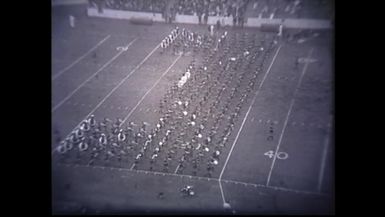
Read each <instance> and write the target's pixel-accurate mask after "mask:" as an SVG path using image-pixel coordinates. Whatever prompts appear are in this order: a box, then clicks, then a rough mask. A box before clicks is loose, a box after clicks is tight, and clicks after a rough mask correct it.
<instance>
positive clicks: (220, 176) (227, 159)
mask: <svg viewBox="0 0 385 217" xmlns="http://www.w3.org/2000/svg"><path fill="white" fill-rule="evenodd" d="M281 47H282V45H281V46H279V47H278V49H277V51H276V53H275V55H274V57H273V60H272V61H271V64H270V66H269V68H268V69H267V72H266V73H265V76H264V77H263V79H262V82H261V83H260V84H259V87H258V88H257V91H256V92H255V94H254V97H253V100H252V101H251V104H250V106H249V109H248V110H247V113H246V115H245V117H244V118H243V121H242V124H241V127H240V128H239V130H238V133H237V136H236V137H235V140H234V142H233V144H232V146H231V149H230V152H229V154H228V155H227V158H226V161H225V164H224V166H223V168H222V171H221V173H220V175H219V179H218V181H219V188H220V189H221V192H222V200H223V201H226V200H225V198H224V194H223V189H222V185H221V183H220V182H221V179H222V175H223V172H224V171H225V169H226V166H227V163H228V161H229V159H230V156H231V153H232V152H233V149H234V147H235V144H236V143H237V141H238V137H239V134H240V133H241V131H242V128H243V125H244V124H245V122H246V119H247V117H248V116H249V112H250V110H251V108H252V106H253V104H254V101H255V99H256V97H257V96H258V93H259V91H260V89H261V87H262V85H263V84H264V82H265V79H266V78H267V75H268V74H269V72H270V69H271V67H272V66H273V64H274V61H275V59H276V58H277V55H278V53H279V51H280V50H281Z"/></svg>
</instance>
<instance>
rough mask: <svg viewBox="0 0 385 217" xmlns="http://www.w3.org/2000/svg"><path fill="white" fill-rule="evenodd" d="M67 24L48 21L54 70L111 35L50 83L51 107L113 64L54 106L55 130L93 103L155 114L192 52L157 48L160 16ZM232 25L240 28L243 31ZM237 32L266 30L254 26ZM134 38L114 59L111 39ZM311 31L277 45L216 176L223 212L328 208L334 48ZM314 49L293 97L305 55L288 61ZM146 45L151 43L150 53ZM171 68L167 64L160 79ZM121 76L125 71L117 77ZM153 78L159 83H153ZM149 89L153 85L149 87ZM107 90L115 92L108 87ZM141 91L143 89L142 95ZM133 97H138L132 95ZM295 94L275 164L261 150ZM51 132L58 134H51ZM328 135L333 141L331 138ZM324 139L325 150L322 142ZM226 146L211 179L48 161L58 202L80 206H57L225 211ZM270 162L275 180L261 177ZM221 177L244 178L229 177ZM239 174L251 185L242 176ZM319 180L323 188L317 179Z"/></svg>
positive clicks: (279, 127) (272, 145) (100, 113)
mask: <svg viewBox="0 0 385 217" xmlns="http://www.w3.org/2000/svg"><path fill="white" fill-rule="evenodd" d="M53 19H56V18H53ZM57 19H58V20H60V19H65V17H60V16H58V18H57ZM58 22H59V21H58ZM53 23H54V22H53ZM59 23H60V22H59ZM65 25H66V23H65V21H63V22H61V25H60V26H57V24H56V25H54V24H53V38H52V45H53V48H52V49H53V53H52V61H53V65H52V68H53V70H52V73H53V76H55V73H58V72H60V70H62V69H63V68H65V67H66V66H68V65H69V64H71V63H73V61H76V59H78V58H79V57H80V56H81V55H83V54H84V53H86V52H87V51H88V50H89V49H91V48H92V47H93V46H95V45H96V44H97V43H98V42H100V41H101V40H102V39H104V38H105V37H107V36H108V35H110V37H109V38H108V39H107V40H106V41H105V42H104V43H103V44H101V45H100V46H98V47H97V48H96V49H95V50H94V52H95V53H96V57H93V54H92V52H91V53H90V55H87V56H86V57H85V58H84V59H82V60H81V61H79V62H78V63H77V64H75V65H74V66H73V67H72V68H70V69H68V70H67V71H66V72H64V73H62V75H60V76H59V77H57V78H56V79H55V80H54V81H53V83H52V91H53V105H52V106H53V107H54V106H55V105H57V103H58V102H60V101H61V100H63V99H64V98H65V96H67V95H68V94H69V93H71V92H72V91H74V90H75V89H76V88H77V87H79V85H81V84H82V83H83V82H84V81H86V80H87V79H88V78H90V76H92V75H93V74H94V73H95V72H97V71H98V70H100V68H101V67H103V66H104V65H105V64H106V63H109V64H108V65H106V66H105V67H104V68H103V69H102V70H100V71H99V72H98V73H97V76H94V77H93V78H91V79H90V80H89V81H88V82H86V83H85V84H84V85H83V86H82V87H81V88H79V89H78V90H77V91H76V92H75V93H74V94H73V95H72V96H71V97H69V98H68V100H67V101H66V102H65V103H63V105H61V106H60V107H59V108H57V110H55V111H54V112H53V113H52V121H53V126H54V127H55V128H56V129H57V130H58V131H59V132H60V135H61V138H63V137H64V136H65V135H67V134H68V133H69V132H70V131H71V130H72V129H73V128H74V127H75V126H76V125H77V124H78V123H79V122H80V121H81V120H82V119H83V118H85V116H86V115H87V114H89V113H90V111H92V110H94V112H92V113H94V114H95V116H96V117H97V118H103V117H108V118H110V119H113V118H115V117H126V115H127V114H130V113H131V116H130V118H129V120H130V121H131V120H133V121H136V122H139V121H147V122H149V123H152V122H154V120H156V118H157V117H158V116H157V114H156V113H154V111H153V109H156V108H157V104H158V103H159V100H160V98H161V96H162V95H163V94H164V93H165V91H166V90H167V88H168V87H169V86H170V85H171V82H170V81H172V80H171V79H173V78H174V77H175V75H177V74H179V75H181V73H182V72H183V70H184V69H185V67H186V66H187V64H188V63H189V62H190V61H191V56H190V57H180V58H179V59H178V60H177V61H176V59H177V58H178V56H173V55H160V54H159V49H155V48H156V46H157V45H158V44H159V42H160V41H161V40H162V39H163V37H164V36H166V35H167V34H168V33H169V32H170V30H171V28H172V27H173V26H170V25H164V24H155V25H153V26H135V25H130V24H128V23H127V21H117V20H105V19H98V18H86V17H84V18H82V19H81V20H80V21H79V22H78V24H77V26H76V28H75V29H70V28H69V27H68V26H65ZM180 26H186V27H188V28H190V29H191V28H192V29H197V30H198V31H200V32H203V31H206V27H201V26H191V25H180ZM230 31H233V30H230ZM235 31H238V32H241V30H235ZM243 31H248V32H256V33H257V34H262V33H260V32H259V31H258V30H255V29H246V30H243ZM134 39H136V40H135V42H134V43H132V45H131V46H130V47H128V49H127V51H126V52H122V53H121V54H120V55H119V56H117V57H116V58H115V59H113V58H114V57H115V56H116V55H118V54H119V51H118V50H117V49H116V47H118V46H125V45H127V44H129V43H130V42H131V41H132V40H134ZM317 40H319V41H309V42H306V43H304V44H283V45H282V47H281V49H280V51H279V53H277V56H276V59H275V61H274V63H273V64H272V67H271V69H270V72H269V74H268V76H267V77H266V80H265V81H264V82H265V83H264V84H263V85H262V86H261V89H260V92H259V93H258V95H257V97H256V98H255V102H254V103H253V105H252V107H251V109H250V112H249V115H248V117H247V119H246V120H245V123H244V126H243V127H242V130H241V131H240V132H239V137H238V140H237V142H236V143H234V149H233V151H232V153H231V156H230V158H229V161H228V164H227V165H226V168H225V170H224V173H223V176H222V179H223V180H222V187H223V191H224V196H225V200H226V201H227V202H230V204H231V206H232V209H231V210H230V211H228V212H230V213H231V212H232V211H234V212H236V213H248V212H254V213H332V212H333V205H332V204H333V196H332V194H333V189H332V183H333V181H332V177H333V176H332V161H333V150H332V147H333V145H334V144H327V143H326V142H325V140H326V137H328V136H329V135H330V134H328V133H327V132H329V131H328V128H329V123H330V117H329V116H330V114H329V113H330V111H331V106H332V105H331V99H332V92H331V84H332V82H331V79H332V74H331V73H332V66H331V51H330V48H328V47H325V42H323V41H327V39H324V38H322V35H321V38H320V39H317ZM326 44H327V43H326ZM327 45H328V46H330V45H329V44H327ZM311 49H313V52H312V56H311V58H314V59H316V60H317V62H314V63H309V64H308V66H307V69H306V70H305V71H304V76H303V78H302V81H301V83H300V86H299V89H298V92H297V93H296V95H295V96H294V92H295V90H296V87H297V84H298V82H299V79H300V76H301V73H302V72H303V70H304V67H305V64H300V65H299V67H298V69H294V60H295V57H296V56H297V55H298V56H301V57H306V56H307V55H308V54H309V51H310V50H311ZM154 50H155V51H154ZM152 51H154V52H153V53H151V52H152ZM273 54H275V51H274V52H273ZM112 59H113V60H112ZM111 60H112V61H111ZM271 61H272V57H270V59H269V62H268V63H269V64H267V65H268V66H269V65H270V63H271ZM174 63H175V64H174ZM170 66H171V67H170ZM168 68H169V71H168V72H167V73H166V74H165V76H164V77H162V78H161V79H160V80H159V78H160V77H161V76H162V75H163V74H164V73H165V72H166V71H167V69H168ZM133 70H134V71H133ZM266 71H267V67H266V68H265V69H264V71H263V74H262V75H261V76H260V77H259V79H258V82H261V80H262V77H263V75H264V74H265V73H266ZM130 73H131V74H130ZM127 76H129V77H127ZM125 78H126V80H124V82H122V81H123V80H122V79H125ZM157 81H159V82H158V83H157V85H156V86H154V84H155V83H156V82H157ZM118 85H120V86H118ZM257 85H258V84H257ZM151 88H153V89H152V90H151V91H150V92H148V91H149V90H150V89H151ZM111 90H115V91H113V92H111ZM110 93H111V94H110ZM146 93H148V94H147V95H146V96H145V94H146ZM109 94H110V95H109ZM106 96H108V97H106ZM143 96H145V98H143ZM252 97H253V96H251V98H252ZM142 99H143V100H142ZM293 99H294V101H292V100H293ZM102 100H104V101H103V102H102ZM250 101H251V100H249V101H248V103H247V104H246V105H245V106H244V107H243V108H242V113H241V117H240V118H239V121H238V122H237V123H236V127H235V130H234V132H235V133H233V134H232V136H231V138H230V141H229V143H228V144H233V142H234V139H235V138H234V137H235V134H236V133H237V132H238V131H239V129H240V125H241V123H242V120H243V118H244V116H245V113H246V111H247V109H248V108H249V106H250ZM101 102H102V103H101ZM138 102H141V103H140V104H138ZM292 102H293V105H292V109H291V112H290V115H289V116H288V119H287V124H286V128H285V131H284V133H283V135H282V141H281V143H280V148H279V150H278V152H285V153H287V154H288V158H287V159H285V160H280V159H276V162H275V164H274V167H273V169H271V165H272V161H273V159H272V158H269V157H268V156H266V155H264V154H265V153H266V152H267V151H270V150H276V148H277V146H278V140H279V137H281V134H282V131H283V127H284V123H285V120H286V117H287V114H288V110H289V108H290V104H291V103H292ZM95 108H96V109H95ZM271 123H273V129H274V133H272V134H273V140H271V141H268V140H267V137H268V136H269V135H270V134H269V127H270V125H271ZM274 123H275V124H274ZM53 139H55V138H54V136H53ZM329 142H332V140H331V139H329ZM54 146H55V143H54V142H53V147H54ZM325 147H329V149H327V150H326V149H325ZM229 149H230V147H227V148H226V151H225V152H224V153H223V154H222V155H223V157H222V158H221V160H220V165H219V167H218V168H220V169H216V170H215V173H214V175H213V179H209V180H207V179H206V178H201V179H198V178H194V177H193V178H188V177H187V178H186V177H185V176H170V175H168V176H167V175H164V176H163V175H149V174H152V173H148V174H144V173H139V172H134V171H131V172H127V171H124V170H121V171H119V170H117V169H108V168H106V169H97V168H96V169H91V168H89V167H81V166H78V167H73V166H63V165H60V166H57V165H53V183H54V188H53V190H54V192H53V193H54V197H53V204H54V211H55V212H66V211H78V210H77V207H76V206H74V207H69V208H68V209H66V208H65V206H60V205H63V204H64V205H65V204H75V205H76V204H82V205H83V206H86V207H87V208H88V209H89V212H93V211H95V212H96V211H136V212H141V211H146V210H149V211H150V212H159V211H160V210H167V211H181V212H182V211H195V212H220V213H222V212H227V211H226V210H224V209H223V207H222V198H221V193H220V189H219V185H218V180H217V179H216V178H218V177H219V173H220V172H221V168H223V165H224V158H225V157H227V156H228V154H229ZM325 150H326V152H325ZM324 153H326V157H324ZM323 159H326V161H325V162H326V163H325V164H326V166H325V167H324V169H322V164H323ZM321 169H322V170H324V175H322V176H323V177H324V178H323V179H322V180H319V177H320V174H321V173H322V172H321V173H320V170H321ZM101 171H102V172H101ZM270 171H271V179H270V182H269V186H267V177H268V175H269V173H270ZM171 173H172V172H171ZM111 176H112V177H111ZM91 177H92V179H91ZM58 180H60V181H58ZM225 180H234V181H240V182H227V183H226V181H225ZM241 182H245V183H251V184H245V185H243V184H241ZM320 182H321V187H319V186H320ZM68 183H71V185H70V186H71V187H70V188H69V190H67V191H63V190H59V189H61V188H64V187H63V186H66V184H68ZM188 183H191V184H192V185H194V186H195V188H196V192H197V197H196V198H189V199H187V198H186V199H184V200H181V196H180V194H179V189H180V187H182V186H183V185H185V184H188ZM322 183H323V185H322ZM253 184H256V185H255V186H254V185H253ZM67 186H68V185H67ZM266 186H267V187H266ZM275 187H280V188H275ZM296 190H298V191H296ZM319 190H320V191H319ZM160 191H163V192H165V198H164V199H163V200H159V199H157V198H156V195H157V193H159V192H160ZM58 192H60V193H58ZM305 192H310V193H305ZM319 193H321V194H319ZM58 204H59V205H58Z"/></svg>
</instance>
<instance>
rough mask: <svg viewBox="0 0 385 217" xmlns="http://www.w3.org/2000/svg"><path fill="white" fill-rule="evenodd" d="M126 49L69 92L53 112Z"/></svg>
mask: <svg viewBox="0 0 385 217" xmlns="http://www.w3.org/2000/svg"><path fill="white" fill-rule="evenodd" d="M137 39H138V38H135V39H134V40H132V41H131V42H130V43H129V44H128V45H127V46H131V44H132V43H134V42H135V41H136V40H137ZM123 52H124V51H119V52H118V53H117V54H116V55H115V56H114V57H112V59H110V60H109V61H108V62H106V63H105V64H104V65H103V66H102V67H101V68H100V69H98V70H97V71H96V72H95V73H94V74H92V75H91V76H90V77H89V78H87V79H86V80H85V81H83V82H82V83H81V84H80V85H79V86H78V87H77V88H75V90H73V91H72V92H71V93H70V94H68V95H67V96H66V97H65V98H64V99H63V100H62V101H60V102H59V103H58V104H57V105H56V106H55V107H53V109H52V112H54V111H56V109H58V108H59V107H60V106H61V105H63V103H64V102H66V101H67V100H68V99H69V98H71V97H72V96H73V95H74V94H75V93H76V92H77V91H78V90H79V89H80V88H82V87H83V86H84V85H85V84H86V83H88V82H89V81H90V80H91V79H92V78H94V77H95V76H96V75H97V74H98V73H99V72H101V71H102V70H103V69H104V68H106V67H107V66H108V65H109V64H111V63H112V61H114V60H115V59H116V58H118V57H119V56H120V55H121V54H122V53H123Z"/></svg>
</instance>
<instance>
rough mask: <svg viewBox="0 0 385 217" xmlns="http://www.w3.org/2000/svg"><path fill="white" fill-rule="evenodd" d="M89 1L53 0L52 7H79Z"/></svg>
mask: <svg viewBox="0 0 385 217" xmlns="http://www.w3.org/2000/svg"><path fill="white" fill-rule="evenodd" d="M87 3H88V2H87V0H51V5H52V6H56V5H78V4H87Z"/></svg>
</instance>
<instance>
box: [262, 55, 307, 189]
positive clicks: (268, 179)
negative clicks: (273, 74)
mask: <svg viewBox="0 0 385 217" xmlns="http://www.w3.org/2000/svg"><path fill="white" fill-rule="evenodd" d="M312 53H313V48H311V49H310V51H309V55H308V56H309V57H310V56H311V54H312ZM308 65H309V63H308V62H307V63H305V66H304V67H303V70H302V74H301V77H300V78H299V80H298V83H297V87H296V89H295V91H294V94H293V98H292V99H291V102H290V107H289V111H288V112H287V114H286V118H285V123H284V124H283V129H282V132H281V134H280V136H279V140H278V144H277V148H276V149H275V155H274V158H273V161H272V163H271V166H270V171H269V174H268V176H267V181H266V186H269V184H270V178H271V174H272V172H273V168H274V165H275V161H276V159H277V153H278V151H279V147H280V146H281V142H282V138H283V135H284V133H285V130H286V126H287V122H288V120H289V116H290V113H291V110H292V109H293V105H294V101H295V96H296V94H297V92H298V89H299V87H300V86H301V83H302V78H303V76H304V75H305V72H306V69H307V66H308Z"/></svg>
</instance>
